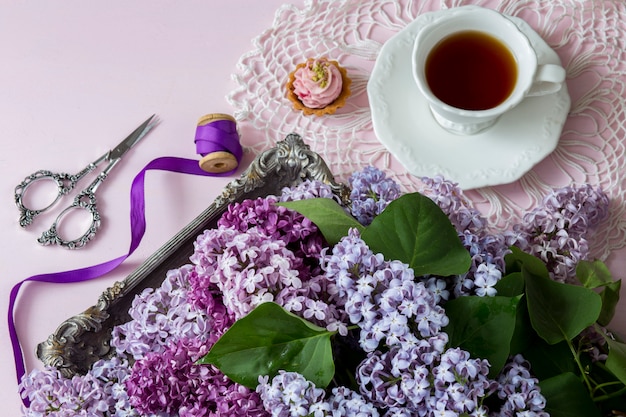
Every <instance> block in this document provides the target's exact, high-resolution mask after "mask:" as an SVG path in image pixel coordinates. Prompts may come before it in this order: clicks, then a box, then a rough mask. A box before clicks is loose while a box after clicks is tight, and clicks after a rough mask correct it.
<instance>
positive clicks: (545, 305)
mask: <svg viewBox="0 0 626 417" xmlns="http://www.w3.org/2000/svg"><path fill="white" fill-rule="evenodd" d="M522 275H523V276H524V282H525V284H526V300H527V304H528V315H529V316H530V322H531V323H532V326H533V328H534V329H535V331H536V332H537V334H538V335H539V336H540V337H541V338H542V339H544V340H545V341H546V342H548V343H549V344H555V343H559V342H561V341H563V340H572V339H573V338H574V337H576V336H577V335H578V334H579V333H580V332H581V331H583V329H585V328H587V327H589V326H591V325H592V324H593V323H595V321H596V320H597V319H598V317H599V315H600V310H601V308H602V300H601V299H600V296H599V295H598V294H597V293H595V292H594V291H592V290H590V289H588V288H584V287H581V286H575V285H569V284H561V283H559V282H556V281H553V280H551V279H550V278H546V277H544V276H540V275H536V274H533V273H532V272H531V271H529V270H527V269H526V264H524V266H523V267H522Z"/></svg>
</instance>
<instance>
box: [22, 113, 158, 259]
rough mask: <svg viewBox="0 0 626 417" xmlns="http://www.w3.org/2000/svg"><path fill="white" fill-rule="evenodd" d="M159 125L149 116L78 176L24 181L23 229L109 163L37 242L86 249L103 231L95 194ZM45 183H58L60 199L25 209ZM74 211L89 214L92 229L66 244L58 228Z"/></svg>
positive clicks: (43, 174) (47, 174) (40, 175)
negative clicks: (33, 188) (34, 189)
mask: <svg viewBox="0 0 626 417" xmlns="http://www.w3.org/2000/svg"><path fill="white" fill-rule="evenodd" d="M157 122H158V120H157V119H156V117H155V115H152V116H150V117H149V118H148V119H147V120H146V121H145V122H143V123H142V124H141V125H140V126H139V127H138V128H137V129H135V131H133V133H131V134H130V135H128V137H127V138H126V139H124V140H123V141H121V142H120V143H119V144H118V145H117V146H116V147H115V148H113V149H111V150H110V151H108V152H107V153H105V154H104V155H102V156H101V157H100V158H98V159H96V160H95V161H93V162H91V163H90V164H89V165H87V166H86V167H85V168H84V169H83V170H82V171H80V172H78V173H76V174H66V173H54V172H51V171H45V170H41V171H37V172H35V173H33V174H31V175H29V176H28V177H26V178H25V179H24V181H22V182H21V183H20V184H19V185H17V187H15V204H16V205H17V207H18V209H19V210H20V221H19V222H20V226H22V227H26V226H28V225H29V224H31V223H32V222H33V219H34V218H35V217H37V216H38V215H39V214H41V213H43V212H45V211H46V210H48V209H50V208H51V207H53V206H54V205H55V204H56V203H57V202H58V201H59V200H60V199H61V198H62V197H63V196H65V195H67V194H68V193H69V192H70V191H71V190H72V189H73V188H74V187H75V186H76V184H77V183H78V182H79V181H80V180H81V179H82V178H83V177H85V176H86V175H87V174H89V173H90V172H92V171H94V170H95V169H96V167H97V166H98V165H99V164H101V163H102V162H105V161H106V162H108V163H109V164H108V165H107V166H106V167H105V168H104V169H103V170H102V171H101V172H100V173H99V174H98V176H97V177H96V178H95V179H94V180H93V182H92V183H91V184H89V185H88V186H87V187H86V188H85V189H83V190H82V191H80V192H79V193H78V194H77V195H76V197H74V202H73V203H72V204H71V205H70V206H69V207H67V208H65V209H64V210H63V211H62V212H61V213H60V214H59V215H58V216H57V218H56V220H55V221H54V223H53V224H52V226H51V227H50V229H48V230H47V231H45V232H44V233H43V234H42V235H41V237H40V238H39V239H38V241H39V243H41V244H43V245H50V244H57V245H60V246H64V247H66V248H69V249H76V248H81V247H83V246H85V245H86V244H87V242H89V241H90V240H91V239H92V238H93V237H94V236H95V234H96V231H97V230H98V227H100V220H101V218H100V213H98V209H97V207H96V190H97V189H98V187H99V186H100V184H102V183H103V182H104V180H106V178H107V176H108V174H109V172H111V170H112V169H113V168H114V167H115V166H116V165H117V163H118V162H119V161H120V160H121V159H122V157H123V156H124V154H125V153H126V152H128V151H129V150H130V149H131V148H132V147H133V146H135V145H136V144H137V142H139V140H140V139H141V138H143V137H144V136H145V135H146V134H147V133H148V132H149V131H150V129H152V128H153V127H154V126H155V125H156V123H157ZM44 181H53V182H54V183H55V185H56V187H57V195H56V198H55V199H54V201H52V202H51V203H50V204H48V205H47V206H46V207H44V208H41V209H31V208H28V207H26V206H25V205H24V201H25V199H24V196H25V195H26V192H27V190H28V189H29V187H31V186H32V185H33V184H35V183H42V182H44ZM71 210H86V211H87V212H88V213H89V215H90V216H91V225H90V226H89V228H88V229H87V231H86V232H85V233H83V234H82V235H81V236H80V237H78V238H76V239H73V240H65V239H63V238H62V237H61V236H59V231H58V227H59V224H60V223H61V221H62V219H63V218H64V217H65V216H66V215H67V214H68V213H69V212H70V211H71Z"/></svg>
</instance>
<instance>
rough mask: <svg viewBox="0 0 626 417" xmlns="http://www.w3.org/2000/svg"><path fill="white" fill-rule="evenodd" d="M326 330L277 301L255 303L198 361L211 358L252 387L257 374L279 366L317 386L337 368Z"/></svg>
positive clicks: (209, 361)
mask: <svg viewBox="0 0 626 417" xmlns="http://www.w3.org/2000/svg"><path fill="white" fill-rule="evenodd" d="M333 334H335V332H329V331H327V330H326V329H324V328H322V327H318V326H316V325H314V324H312V323H310V322H308V321H306V320H304V319H302V318H300V317H298V316H296V315H294V314H291V313H289V312H287V311H286V310H284V309H283V308H282V307H280V306H279V305H278V304H275V303H264V304H261V305H259V306H258V307H257V308H255V309H254V310H253V311H251V312H250V313H249V314H248V315H247V316H245V317H243V318H241V319H240V320H237V322H235V324H233V326H232V327H231V328H230V329H229V330H228V331H227V332H226V333H224V334H223V335H222V337H221V338H220V339H219V340H218V341H217V342H216V343H215V345H213V347H212V348H211V350H210V351H209V353H208V354H207V355H206V356H205V357H203V358H202V359H200V361H198V363H200V364H213V365H215V366H217V367H218V368H219V369H220V370H221V371H222V372H223V373H224V374H225V375H226V376H228V377H229V378H230V379H232V380H233V381H235V382H238V383H239V384H241V385H244V386H246V387H248V388H251V389H254V388H255V387H256V386H257V384H258V377H259V376H264V375H269V376H270V378H271V377H273V376H275V375H276V374H278V371H279V370H285V371H290V372H298V373H300V374H302V375H303V376H304V377H305V378H306V379H308V380H309V381H311V382H313V383H314V384H315V385H316V386H317V387H319V388H325V387H326V386H327V385H328V384H329V383H330V381H331V380H332V377H333V375H334V373H335V364H334V362H333V355H332V349H331V343H330V337H331V336H332V335H333Z"/></svg>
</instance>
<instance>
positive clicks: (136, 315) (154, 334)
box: [111, 265, 233, 359]
mask: <svg viewBox="0 0 626 417" xmlns="http://www.w3.org/2000/svg"><path fill="white" fill-rule="evenodd" d="M195 274H196V273H195V270H194V268H193V266H192V265H185V266H182V267H180V268H178V269H174V270H171V271H169V272H168V273H167V275H166V277H165V279H164V281H163V283H162V284H161V286H160V287H159V288H156V289H152V288H147V289H145V290H144V291H142V292H141V293H140V294H138V295H137V296H136V297H135V299H134V300H133V303H132V306H131V308H130V309H129V314H130V317H131V320H130V321H129V322H127V323H125V324H122V325H120V326H116V327H115V328H114V329H113V334H112V338H111V345H112V346H113V347H115V348H116V350H117V352H118V354H119V355H124V354H129V355H131V356H132V357H133V358H135V359H141V358H143V357H144V356H145V355H146V354H147V353H148V352H153V353H159V352H163V351H164V350H166V349H167V346H168V345H169V344H170V343H171V342H172V341H175V340H178V339H182V338H196V339H198V340H200V341H206V342H210V343H211V344H212V343H214V342H215V340H217V338H218V337H219V335H220V334H222V333H223V332H224V331H225V329H226V328H227V327H230V325H231V324H232V322H233V321H232V319H231V318H229V317H228V316H227V315H226V312H225V310H224V308H223V306H221V301H220V299H219V297H218V295H216V294H215V293H211V292H209V290H208V289H203V294H204V295H203V300H204V301H203V302H204V307H205V309H204V311H203V310H199V309H197V308H195V306H194V305H193V303H191V302H190V299H189V294H190V291H191V289H192V285H191V282H190V281H193V277H194V276H195ZM210 296H215V298H213V299H211V301H209V297H210Z"/></svg>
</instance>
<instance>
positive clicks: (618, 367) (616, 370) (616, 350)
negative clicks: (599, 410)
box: [606, 338, 626, 385]
mask: <svg viewBox="0 0 626 417" xmlns="http://www.w3.org/2000/svg"><path fill="white" fill-rule="evenodd" d="M607 342H608V344H609V357H608V358H607V359H606V367H607V368H608V369H609V370H610V371H611V372H613V375H615V376H616V377H617V379H619V380H620V381H621V382H622V384H624V385H626V344H624V343H621V342H618V341H616V340H612V339H610V338H607Z"/></svg>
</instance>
